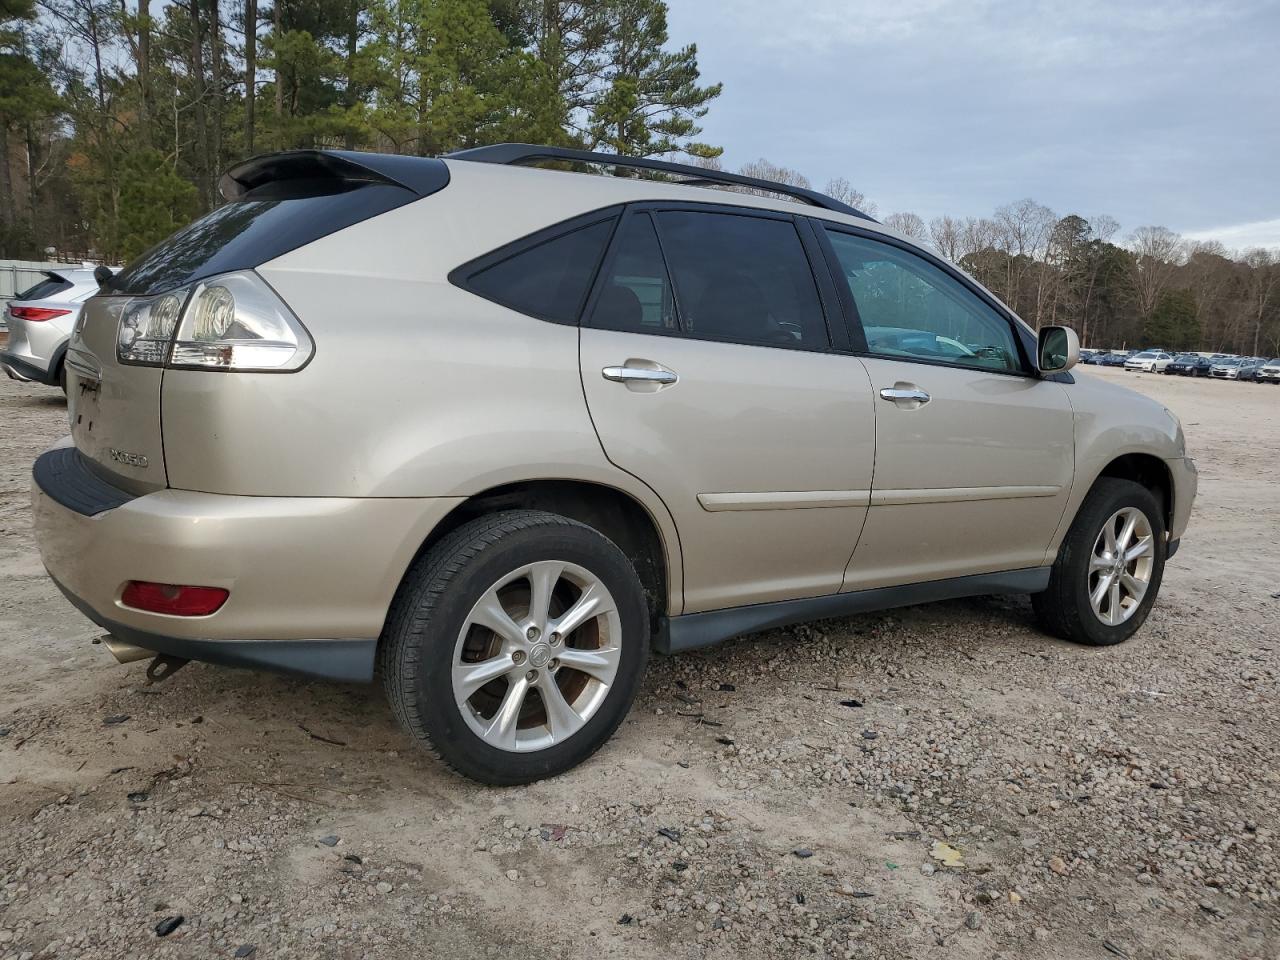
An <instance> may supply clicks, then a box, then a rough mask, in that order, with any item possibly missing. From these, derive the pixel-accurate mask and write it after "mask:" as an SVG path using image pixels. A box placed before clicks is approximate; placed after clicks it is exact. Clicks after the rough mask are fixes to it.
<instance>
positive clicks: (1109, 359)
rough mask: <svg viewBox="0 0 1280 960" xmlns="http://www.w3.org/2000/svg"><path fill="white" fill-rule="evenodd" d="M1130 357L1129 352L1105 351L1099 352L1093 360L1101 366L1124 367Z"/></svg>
mask: <svg viewBox="0 0 1280 960" xmlns="http://www.w3.org/2000/svg"><path fill="white" fill-rule="evenodd" d="M1128 359H1129V356H1128V354H1124V353H1103V354H1099V355H1098V357H1097V358H1096V359H1095V360H1094V361H1093V362H1094V363H1095V364H1097V365H1098V366H1099V367H1123V366H1124V364H1125V361H1126V360H1128Z"/></svg>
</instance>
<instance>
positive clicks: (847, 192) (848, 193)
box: [822, 177, 876, 217]
mask: <svg viewBox="0 0 1280 960" xmlns="http://www.w3.org/2000/svg"><path fill="white" fill-rule="evenodd" d="M822 192H823V193H825V194H826V195H827V196H828V197H831V198H833V199H835V200H839V201H840V202H841V203H847V204H848V205H849V206H851V207H853V208H854V209H855V210H861V211H862V212H863V213H865V214H866V215H867V216H869V217H874V216H875V215H876V205H875V202H874V201H872V200H868V199H867V196H866V194H864V193H863V192H862V191H861V190H858V189H857V188H855V187H854V185H853V184H852V183H850V182H849V181H848V180H846V179H845V178H844V177H833V178H832V179H830V180H828V181H827V185H826V186H825V187H824V188H823V190H822Z"/></svg>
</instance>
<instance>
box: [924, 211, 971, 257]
mask: <svg viewBox="0 0 1280 960" xmlns="http://www.w3.org/2000/svg"><path fill="white" fill-rule="evenodd" d="M929 239H930V240H932V241H933V245H934V247H936V248H937V250H938V252H939V253H941V254H942V255H943V256H944V257H946V258H947V259H948V260H950V261H951V262H952V263H959V262H960V258H961V257H963V256H964V255H965V254H966V253H971V252H972V251H970V250H968V249H966V246H965V235H964V223H963V222H962V221H960V220H957V219H956V218H955V217H951V216H942V217H934V218H933V219H932V220H930V221H929Z"/></svg>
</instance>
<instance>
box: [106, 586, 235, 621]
mask: <svg viewBox="0 0 1280 960" xmlns="http://www.w3.org/2000/svg"><path fill="white" fill-rule="evenodd" d="M229 596H231V592H230V591H229V590H223V589H222V588H221V587H188V586H178V585H176V584H172V583H150V582H148V581H146V580H130V581H129V582H128V583H127V584H125V588H124V595H123V596H121V598H120V602H121V603H123V604H124V605H125V606H126V607H133V608H134V609H135V610H146V611H147V612H148V613H167V614H169V615H171V616H175V617H207V616H208V615H209V614H211V613H216V612H217V610H218V609H219V608H220V607H221V606H222V605H223V604H224V603H226V602H227V597H229Z"/></svg>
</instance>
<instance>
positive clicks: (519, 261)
mask: <svg viewBox="0 0 1280 960" xmlns="http://www.w3.org/2000/svg"><path fill="white" fill-rule="evenodd" d="M612 230H613V220H611V219H610V220H603V221H601V222H599V223H593V224H591V225H590V226H586V227H580V228H578V229H577V230H574V231H572V232H571V233H566V234H561V235H560V236H558V237H555V238H553V239H550V240H544V241H542V242H541V243H539V244H537V245H536V246H533V247H529V248H527V249H525V250H522V251H520V252H519V253H516V254H512V255H511V256H510V257H507V258H506V259H505V260H500V261H498V262H497V263H495V264H494V265H493V266H491V267H485V268H484V269H483V270H481V271H479V272H478V273H473V274H472V275H471V276H470V277H469V278H468V279H467V284H466V285H467V288H468V289H469V290H471V291H472V292H473V293H478V294H479V295H480V296H482V297H487V298H488V299H490V300H494V301H496V302H497V303H500V304H502V305H503V306H505V307H510V308H511V309H512V310H519V311H520V312H521V313H527V314H530V315H531V316H535V317H539V318H541V319H543V320H555V321H557V322H559V323H576V322H577V320H578V311H579V310H581V309H582V301H583V300H585V299H586V296H587V290H588V288H589V287H590V286H591V279H592V277H593V276H595V272H596V267H597V266H599V264H600V257H601V256H602V255H603V254H604V247H605V244H606V243H608V242H609V233H610V232H611V231H612Z"/></svg>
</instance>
